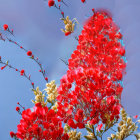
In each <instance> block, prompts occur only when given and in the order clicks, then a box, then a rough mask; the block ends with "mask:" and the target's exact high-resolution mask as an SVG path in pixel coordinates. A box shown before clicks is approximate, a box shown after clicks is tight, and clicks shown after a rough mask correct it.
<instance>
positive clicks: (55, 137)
mask: <svg viewBox="0 0 140 140" xmlns="http://www.w3.org/2000/svg"><path fill="white" fill-rule="evenodd" d="M17 128H18V130H17V133H16V137H17V138H20V139H21V140H23V139H26V140H32V139H38V140H43V139H44V140H49V139H51V140H60V139H61V140H68V138H69V137H68V135H67V134H63V127H62V123H61V120H60V119H59V118H58V116H57V114H56V113H55V112H54V110H48V108H47V107H42V106H41V104H40V103H38V104H36V105H35V107H34V108H33V109H27V110H25V111H23V112H22V119H21V121H20V124H19V125H18V126H17ZM12 136H13V135H12Z"/></svg>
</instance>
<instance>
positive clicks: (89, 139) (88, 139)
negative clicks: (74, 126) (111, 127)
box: [84, 136, 92, 140]
mask: <svg viewBox="0 0 140 140" xmlns="http://www.w3.org/2000/svg"><path fill="white" fill-rule="evenodd" d="M84 137H85V138H86V139H87V140H92V138H89V137H88V136H84Z"/></svg>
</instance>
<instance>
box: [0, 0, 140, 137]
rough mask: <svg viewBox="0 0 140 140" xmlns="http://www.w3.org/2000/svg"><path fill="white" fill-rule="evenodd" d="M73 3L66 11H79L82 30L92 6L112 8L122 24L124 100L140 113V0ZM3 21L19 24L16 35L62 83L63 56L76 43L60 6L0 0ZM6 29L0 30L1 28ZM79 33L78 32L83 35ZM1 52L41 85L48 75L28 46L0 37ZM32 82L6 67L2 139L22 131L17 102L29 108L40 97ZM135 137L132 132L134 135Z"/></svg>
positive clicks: (39, 0) (1, 82)
mask: <svg viewBox="0 0 140 140" xmlns="http://www.w3.org/2000/svg"><path fill="white" fill-rule="evenodd" d="M65 2H66V3H67V4H68V5H69V7H68V8H67V7H63V8H64V11H66V12H65V13H66V15H69V16H70V17H71V18H74V17H76V18H77V20H78V21H79V22H80V25H81V26H80V27H79V28H78V29H77V34H80V30H81V28H82V25H83V23H84V21H85V20H86V19H87V18H88V17H89V16H90V15H91V14H92V12H91V9H92V8H95V9H96V8H104V9H108V10H109V11H110V12H111V13H112V16H113V19H114V20H115V22H116V23H117V24H118V26H119V27H120V28H121V31H122V34H123V36H124V43H125V47H126V57H127V60H128V65H127V74H126V76H125V77H124V86H125V87H124V91H123V94H122V104H123V105H124V107H125V108H126V110H127V112H128V113H129V114H130V115H135V114H140V113H139V112H140V111H139V106H140V101H139V99H140V93H139V91H140V82H139V79H140V73H139V71H140V65H139V60H140V47H139V44H140V39H139V38H140V16H139V13H140V1H139V0H87V3H86V4H82V3H81V2H80V0H65ZM0 17H1V18H0V26H1V29H2V25H3V24H5V23H6V24H8V25H9V26H10V28H13V29H14V34H15V40H16V41H18V42H19V43H20V44H22V45H23V47H25V48H27V49H30V50H32V52H33V53H34V54H35V55H36V56H38V57H39V58H40V61H41V63H42V64H43V65H44V67H45V69H46V71H47V76H48V78H49V80H53V79H55V80H56V82H57V84H59V80H60V78H61V77H62V75H64V74H65V73H66V70H67V67H66V65H65V64H63V63H62V62H61V61H60V60H59V58H60V57H62V58H64V59H66V60H67V59H68V58H69V57H70V55H71V53H72V51H73V50H74V49H75V48H76V45H77V42H76V40H75V39H74V38H73V36H70V37H65V36H64V35H63V33H62V32H61V31H60V29H61V28H62V27H63V24H62V22H61V20H59V18H60V15H59V14H58V11H57V10H56V9H54V8H49V7H48V6H47V3H45V2H44V1H43V0H30V1H29V0H20V1H19V0H12V1H11V0H0ZM1 29H0V30H1ZM77 34H75V35H77ZM0 56H1V57H2V59H3V60H10V64H12V65H14V66H15V67H17V68H20V69H23V68H24V69H25V70H26V72H27V73H31V75H32V79H33V80H34V81H35V84H36V85H38V86H40V87H41V89H43V88H44V87H45V81H44V80H43V78H42V75H41V74H40V73H39V72H38V70H39V68H38V66H36V64H35V63H34V62H32V60H30V59H29V58H28V57H27V56H26V54H25V53H24V52H22V51H21V50H20V49H18V48H17V47H16V46H15V45H13V44H10V43H8V42H5V43H4V42H2V41H0ZM30 88H31V87H30V83H29V82H28V81H27V80H26V79H24V78H23V77H21V76H20V75H19V74H17V73H16V72H15V71H13V70H10V69H7V68H6V69H5V70H3V71H0V90H1V91H0V95H1V96H0V97H1V101H0V137H1V138H0V139H1V140H9V139H10V137H9V132H10V131H11V130H13V131H16V125H17V124H18V123H19V120H20V116H19V115H18V114H17V112H16V111H15V107H16V103H17V102H20V103H21V104H22V105H23V106H25V107H26V108H30V107H31V106H32V105H33V104H32V103H31V102H30V100H31V99H33V98H34V96H33V93H32V92H31V90H30ZM129 139H131V140H132V138H128V140H129Z"/></svg>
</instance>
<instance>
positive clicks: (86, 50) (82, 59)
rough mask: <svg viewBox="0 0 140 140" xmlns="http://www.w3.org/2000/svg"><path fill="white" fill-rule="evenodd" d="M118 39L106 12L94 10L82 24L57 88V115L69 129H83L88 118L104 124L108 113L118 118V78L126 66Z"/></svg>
mask: <svg viewBox="0 0 140 140" xmlns="http://www.w3.org/2000/svg"><path fill="white" fill-rule="evenodd" d="M121 39H122V35H121V33H120V31H119V28H118V27H117V26H116V25H115V23H114V22H113V20H112V18H111V17H110V16H109V15H108V13H107V12H104V11H96V12H95V11H94V15H93V16H92V17H91V18H90V19H89V20H88V21H87V23H86V24H85V25H84V29H83V30H82V33H81V35H80V36H79V45H78V46H77V49H76V50H75V51H74V52H73V54H72V55H71V58H70V59H69V65H68V66H69V70H68V71H67V74H66V75H65V76H63V78H62V79H61V84H60V87H59V89H58V93H59V95H58V98H57V99H58V100H59V102H58V110H59V115H60V116H61V118H63V119H64V122H65V123H66V122H68V124H69V125H70V126H71V127H72V128H77V127H79V128H83V127H84V124H85V123H87V121H90V123H91V124H97V123H99V121H102V122H103V123H106V122H107V119H108V116H109V117H110V120H111V121H112V120H114V119H115V118H116V119H118V118H119V111H120V107H121V105H120V96H121V93H122V90H123V87H122V86H121V85H120V83H119V81H120V80H122V77H123V74H124V72H125V67H126V63H125V62H124V60H123V56H124V55H125V49H124V47H123V46H122V45H121V43H120V41H121ZM79 110H80V113H79ZM66 114H67V115H66Z"/></svg>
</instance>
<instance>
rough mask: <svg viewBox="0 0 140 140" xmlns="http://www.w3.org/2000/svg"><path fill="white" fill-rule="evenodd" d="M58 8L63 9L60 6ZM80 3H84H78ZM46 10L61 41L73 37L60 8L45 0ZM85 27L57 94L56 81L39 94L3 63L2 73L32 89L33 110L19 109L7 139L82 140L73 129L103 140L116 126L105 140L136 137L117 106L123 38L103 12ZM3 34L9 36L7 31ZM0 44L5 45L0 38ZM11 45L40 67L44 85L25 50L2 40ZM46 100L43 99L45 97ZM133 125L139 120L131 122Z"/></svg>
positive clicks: (122, 70)
mask: <svg viewBox="0 0 140 140" xmlns="http://www.w3.org/2000/svg"><path fill="white" fill-rule="evenodd" d="M58 2H59V3H62V4H64V5H67V4H66V3H65V2H64V1H63V0H58ZM81 2H83V3H85V0H81ZM48 6H49V7H55V8H57V9H58V10H59V12H60V13H61V15H62V19H61V20H62V21H63V22H64V24H65V29H62V32H64V34H65V36H69V35H71V34H72V33H73V32H74V29H75V24H78V21H77V20H76V18H75V19H73V20H70V19H69V16H67V17H65V16H64V12H63V10H62V9H61V8H60V7H61V6H60V5H59V6H57V4H56V2H55V1H54V0H48ZM92 11H93V15H92V16H91V17H90V18H89V19H88V21H87V22H86V23H85V25H84V27H83V30H82V32H81V34H80V35H79V37H78V38H76V39H77V40H78V43H79V44H78V46H77V48H76V50H75V51H74V52H73V53H72V55H71V58H70V59H69V60H68V63H66V62H65V63H66V64H67V65H68V71H67V73H66V75H64V76H63V77H62V78H61V80H60V86H59V87H58V88H57V86H56V84H55V81H51V82H50V83H47V84H46V88H45V89H44V90H43V91H40V90H39V87H37V88H35V85H34V82H32V80H31V75H29V76H28V75H27V74H26V71H25V70H24V69H22V70H19V69H17V68H15V67H13V66H11V65H10V64H9V62H8V61H7V62H4V61H3V60H2V58H0V63H1V64H3V66H2V67H1V70H3V69H4V68H6V67H9V68H12V69H14V70H16V71H17V72H19V73H20V75H21V76H24V77H25V78H26V79H28V80H29V81H30V83H31V86H32V90H33V93H34V95H35V100H32V102H33V103H34V104H35V105H34V106H33V107H32V108H29V109H25V108H24V107H22V105H21V104H20V103H18V105H19V106H18V107H16V111H17V112H18V113H19V114H20V115H21V120H20V123H19V124H18V125H17V132H16V133H15V132H12V131H11V132H10V136H11V137H12V138H14V139H16V140H18V139H21V140H79V139H82V138H83V135H82V134H81V133H77V131H76V129H77V128H78V129H84V130H85V131H87V132H88V134H87V135H85V136H84V138H85V139H88V140H98V139H101V140H102V139H103V134H104V133H105V132H106V131H107V130H109V129H110V128H112V127H114V125H115V124H118V127H117V129H118V131H117V130H116V131H115V130H113V131H115V134H112V135H111V136H110V137H108V140H113V139H116V140H123V139H125V138H127V137H128V136H130V135H135V136H136V138H137V139H139V138H140V137H139V134H136V133H135V131H136V130H137V127H138V125H137V122H139V120H138V121H136V122H135V123H134V122H132V118H130V117H129V116H128V115H127V113H126V112H125V110H124V108H123V107H122V105H121V93H122V90H123V86H122V85H121V84H120V81H122V78H123V75H124V74H125V67H126V62H125V61H124V57H125V49H124V46H123V45H122V44H121V40H122V39H123V38H122V34H121V33H120V29H119V28H118V26H117V25H116V24H115V23H114V21H113V20H112V17H111V16H110V15H109V14H108V13H107V12H105V11H99V10H97V11H95V10H94V9H92ZM3 29H4V30H5V31H8V32H9V33H10V34H12V35H13V30H10V29H9V27H8V25H7V24H5V25H3ZM0 37H1V39H2V40H4V41H5V40H6V38H7V37H5V36H4V35H3V34H0ZM7 40H8V41H9V42H11V43H14V44H16V45H17V46H18V47H20V48H21V49H22V50H23V51H25V52H26V54H27V56H29V57H30V58H31V59H33V60H34V61H35V62H36V63H37V64H38V65H39V67H40V70H39V72H41V73H42V75H43V78H44V79H45V81H46V82H48V78H47V77H46V73H45V70H44V69H43V67H42V65H41V63H40V62H39V60H38V57H35V56H34V55H33V54H32V51H30V50H26V49H25V48H23V47H22V46H21V45H19V44H18V43H17V42H15V41H13V40H11V39H9V38H7ZM62 61H63V60H62ZM46 94H47V95H46ZM134 118H135V119H138V116H135V117H134Z"/></svg>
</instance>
